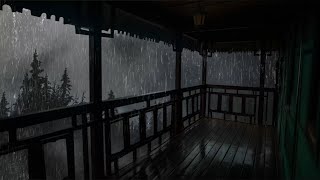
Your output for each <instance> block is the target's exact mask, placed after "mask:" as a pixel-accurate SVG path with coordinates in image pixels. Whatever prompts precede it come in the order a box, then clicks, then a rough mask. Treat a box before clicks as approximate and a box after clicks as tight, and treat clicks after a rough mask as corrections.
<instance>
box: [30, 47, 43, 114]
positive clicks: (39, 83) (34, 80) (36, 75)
mask: <svg viewBox="0 0 320 180" xmlns="http://www.w3.org/2000/svg"><path fill="white" fill-rule="evenodd" d="M42 72H43V69H41V61H39V60H38V54H37V51H36V50H35V51H34V54H33V61H32V63H31V70H30V74H31V77H30V96H29V97H30V112H35V111H39V110H42V106H41V105H42V104H43V103H42V90H41V88H42V87H43V83H44V78H43V77H41V73H42Z"/></svg>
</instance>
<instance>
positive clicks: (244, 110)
mask: <svg viewBox="0 0 320 180" xmlns="http://www.w3.org/2000/svg"><path fill="white" fill-rule="evenodd" d="M241 113H242V114H245V113H246V97H245V96H242V98H241Z"/></svg>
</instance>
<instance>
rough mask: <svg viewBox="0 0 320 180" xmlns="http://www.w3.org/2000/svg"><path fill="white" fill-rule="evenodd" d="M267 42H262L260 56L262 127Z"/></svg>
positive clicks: (259, 114)
mask: <svg viewBox="0 0 320 180" xmlns="http://www.w3.org/2000/svg"><path fill="white" fill-rule="evenodd" d="M264 45H265V42H262V47H261V54H260V90H259V109H258V124H259V125H262V122H263V109H264V84H265V83H264V82H265V66H266V50H265V47H264Z"/></svg>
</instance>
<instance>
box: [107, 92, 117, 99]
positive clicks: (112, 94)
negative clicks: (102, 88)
mask: <svg viewBox="0 0 320 180" xmlns="http://www.w3.org/2000/svg"><path fill="white" fill-rule="evenodd" d="M114 98H115V96H114V93H113V91H112V90H110V92H109V94H108V100H111V99H114Z"/></svg>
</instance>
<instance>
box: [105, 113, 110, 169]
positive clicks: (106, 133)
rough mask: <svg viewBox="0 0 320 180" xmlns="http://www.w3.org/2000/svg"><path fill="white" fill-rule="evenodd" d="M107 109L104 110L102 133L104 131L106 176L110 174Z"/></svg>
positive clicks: (108, 118)
mask: <svg viewBox="0 0 320 180" xmlns="http://www.w3.org/2000/svg"><path fill="white" fill-rule="evenodd" d="M109 116H110V115H109V109H106V110H105V119H106V121H105V123H104V131H105V135H104V136H105V148H106V172H107V175H110V174H111V129H110V117H109Z"/></svg>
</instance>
